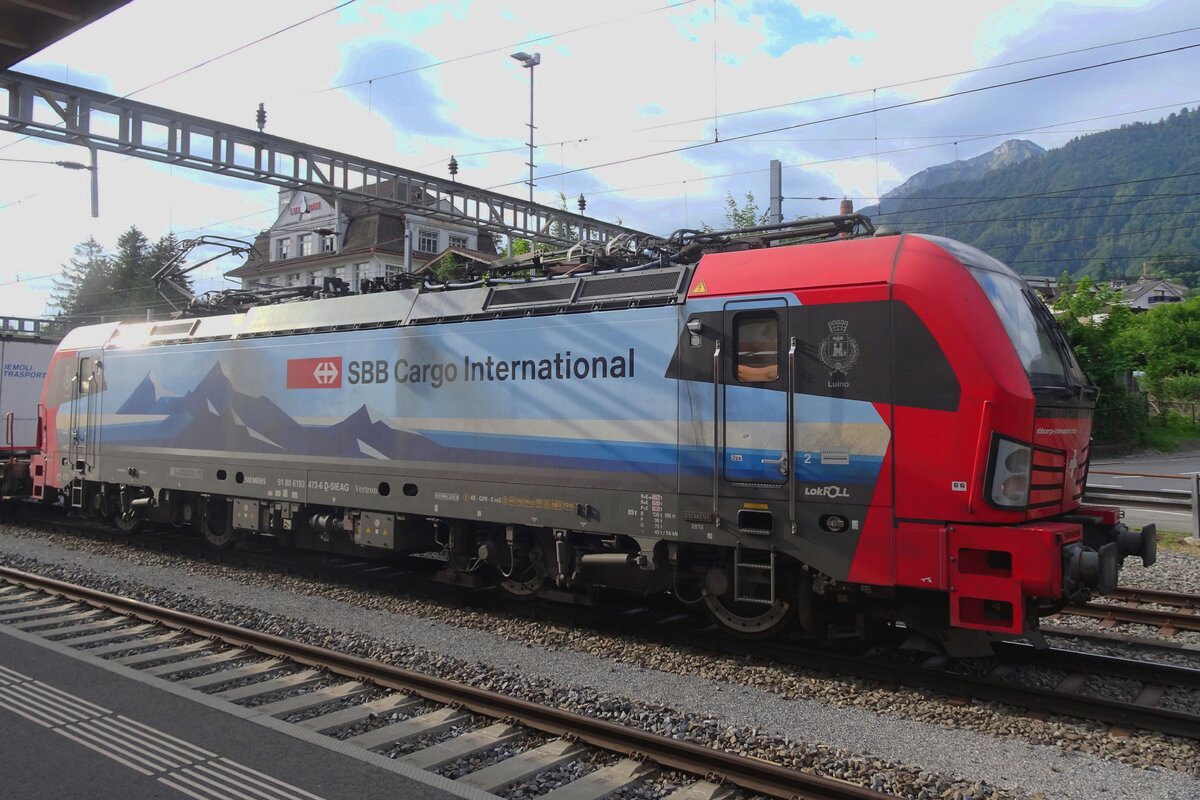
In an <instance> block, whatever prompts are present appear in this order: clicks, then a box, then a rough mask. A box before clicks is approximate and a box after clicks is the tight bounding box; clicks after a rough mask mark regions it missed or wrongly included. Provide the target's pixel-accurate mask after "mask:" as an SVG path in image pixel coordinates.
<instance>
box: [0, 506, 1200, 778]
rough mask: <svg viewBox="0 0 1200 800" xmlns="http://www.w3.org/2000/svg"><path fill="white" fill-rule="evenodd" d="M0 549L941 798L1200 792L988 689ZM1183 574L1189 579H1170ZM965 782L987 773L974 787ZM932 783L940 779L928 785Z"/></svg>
mask: <svg viewBox="0 0 1200 800" xmlns="http://www.w3.org/2000/svg"><path fill="white" fill-rule="evenodd" d="M0 553H3V555H0V562H3V563H7V564H10V565H11V566H14V567H17V568H24V569H31V570H33V571H37V572H41V573H43V574H48V575H51V576H56V575H55V572H56V570H55V569H53V568H50V567H49V565H55V564H56V565H59V570H61V572H60V573H59V574H58V575H57V577H63V578H64V579H67V580H76V581H78V582H81V583H86V584H87V585H92V586H95V587H96V588H100V589H104V590H108V591H115V592H118V593H129V594H133V595H135V596H138V597H139V598H140V599H145V600H147V601H150V602H159V603H163V604H166V605H172V606H174V607H181V606H182V607H183V610H192V611H195V612H197V613H208V612H209V611H210V610H212V609H214V608H216V609H219V610H220V612H221V614H222V615H223V616H222V618H223V619H226V621H233V622H235V624H245V625H250V626H253V627H258V628H261V629H264V630H269V631H270V632H272V633H279V634H280V635H286V636H291V637H296V638H302V639H304V640H305V641H312V642H313V643H315V644H322V645H324V646H330V647H335V648H337V649H341V650H350V651H352V652H360V653H361V652H366V653H369V654H370V655H372V656H374V657H382V658H384V659H386V660H390V661H393V662H394V663H397V664H400V665H401V666H406V667H410V668H415V669H421V670H423V671H427V672H432V673H435V674H445V675H447V677H452V678H458V679H466V680H468V681H469V682H471V683H473V684H476V685H480V686H485V687H487V688H493V689H498V690H501V691H507V692H509V693H511V694H517V695H520V696H527V697H530V698H531V699H536V700H540V701H542V702H554V703H557V704H559V705H563V706H566V707H571V708H575V709H576V710H587V711H589V712H590V713H594V714H596V715H597V716H603V717H608V718H612V719H614V720H616V721H620V722H624V723H626V724H635V725H640V726H642V727H648V728H650V729H654V730H659V731H660V732H664V733H667V734H668V735H677V736H687V737H688V738H695V739H698V740H700V741H706V742H710V743H711V742H715V743H719V744H720V745H721V746H725V747H727V748H728V749H732V750H744V751H746V752H753V753H755V754H759V755H765V756H768V757H772V758H773V760H778V761H779V762H780V763H787V764H794V765H796V766H806V767H808V768H812V769H816V770H817V771H820V772H822V774H831V775H838V774H839V773H841V774H843V775H845V776H850V777H853V778H855V779H857V780H859V781H860V782H864V783H866V784H867V785H873V784H876V785H878V786H879V788H888V789H891V790H895V791H903V792H904V793H906V794H911V796H929V797H937V796H940V795H941V794H942V793H943V792H944V791H946V790H949V791H950V794H949V795H947V796H948V797H954V792H956V791H957V792H961V793H962V795H963V796H971V795H972V794H975V795H976V796H984V795H987V794H990V793H992V791H993V788H996V789H998V790H999V791H998V792H997V794H996V796H1007V795H1014V796H1015V795H1026V796H1036V793H1038V792H1044V793H1045V795H1046V796H1047V797H1063V798H1085V797H1086V798H1092V797H1095V796H1097V795H1102V796H1105V797H1131V798H1132V797H1163V798H1194V797H1197V796H1200V794H1198V790H1197V783H1196V780H1197V777H1196V773H1195V770H1196V765H1197V764H1198V763H1200V749H1198V748H1197V746H1196V743H1195V742H1191V741H1185V740H1179V739H1171V738H1169V737H1162V736H1157V735H1152V734H1141V733H1139V734H1138V735H1136V736H1129V737H1122V736H1113V735H1110V734H1108V733H1107V731H1106V730H1105V729H1103V728H1102V727H1100V726H1091V725H1087V724H1075V723H1070V722H1064V721H1060V720H1054V719H1051V720H1037V719H1031V718H1029V717H1026V716H1023V715H1022V714H1020V713H1016V712H1013V711H1011V710H1006V709H1003V708H999V707H996V706H994V705H988V704H975V703H971V704H967V705H958V704H954V703H947V702H944V701H941V700H937V699H931V698H927V697H924V696H922V695H921V694H920V693H918V692H910V691H907V690H895V689H884V688H880V687H876V686H870V685H865V684H861V683H860V682H857V681H850V680H833V679H828V678H819V679H818V678H813V677H811V676H806V675H804V674H802V673H801V672H799V671H797V670H792V669H789V668H782V667H778V666H774V665H769V664H760V663H752V662H748V661H743V660H739V659H736V658H727V657H718V656H712V655H711V654H705V653H694V652H688V651H683V650H680V649H678V648H672V647H666V646H661V645H654V644H647V643H644V642H636V641H632V640H628V639H621V638H620V637H614V636H611V635H604V634H597V633H595V632H588V631H579V630H574V629H570V628H565V627H561V626H553V625H541V624H538V623H535V622H530V621H527V620H519V619H511V618H507V617H504V616H499V615H494V614H486V613H483V612H478V611H474V610H470V609H463V608H457V607H452V606H443V605H439V604H436V603H430V602H428V601H423V600H411V599H406V598H402V597H390V596H383V595H379V594H375V593H371V592H364V591H359V590H353V589H347V588H345V587H339V586H330V585H324V584H320V583H317V582H314V581H308V580H301V579H295V578H289V577H283V576H278V575H264V574H259V573H254V572H249V571H245V570H240V569H235V568H231V567H227V566H223V565H215V564H207V563H201V562H191V561H186V560H181V559H179V558H177V557H175V556H167V555H163V554H159V553H150V552H145V551H134V550H128V549H126V548H122V547H119V546H112V545H107V544H104V543H98V542H92V541H87V540H80V539H77V538H74V537H68V536H59V535H54V534H45V533H42V532H33V531H26V530H23V529H18V528H14V527H12V526H3V527H0ZM1164 556H1165V557H1164V559H1163V561H1164V566H1165V567H1166V568H1167V569H1175V570H1176V571H1178V572H1180V573H1181V574H1180V575H1178V576H1175V577H1174V578H1173V580H1174V583H1175V586H1176V587H1178V588H1179V590H1181V591H1196V588H1195V587H1196V586H1197V585H1200V580H1196V576H1197V575H1198V574H1200V570H1196V569H1195V568H1196V566H1197V565H1200V560H1197V559H1192V558H1190V557H1188V556H1181V555H1177V554H1164ZM31 558H32V559H37V560H38V562H40V563H39V564H34V563H31V562H30V561H28V559H31ZM1181 560H1182V561H1181ZM1176 562H1178V563H1176ZM1187 562H1190V563H1187ZM1168 565H1169V566H1168ZM1150 572H1151V570H1146V573H1150ZM1189 575H1190V577H1188V576H1189ZM1189 582H1190V583H1191V585H1192V588H1190V589H1188V588H1186V586H1180V583H1189ZM1131 583H1132V582H1131ZM135 584H136V585H135ZM214 598H216V599H219V601H220V604H219V606H218V605H217V604H215V603H213V601H212V600H213V599H214ZM300 620H303V621H302V622H301V621H300ZM985 731H986V732H985ZM803 743H809V744H803ZM815 743H820V744H815ZM917 765H919V766H917ZM1163 767H1166V768H1165V769H1164V768H1163ZM932 773H943V774H945V775H952V776H953V775H958V776H962V778H963V780H964V781H965V783H964V782H959V783H956V784H953V785H951V784H947V783H946V782H945V780H946V779H945V778H940V777H938V776H934V775H932ZM923 776H925V777H923ZM975 781H985V782H986V784H985V785H982V786H981V787H980V788H979V791H978V792H975V791H974V788H973V787H972V784H973V783H974V782H975ZM935 786H937V787H940V788H938V790H937V792H936V793H935V794H930V793H929V791H928V790H929V789H933V788H934V787H935ZM922 790H925V791H924V795H922Z"/></svg>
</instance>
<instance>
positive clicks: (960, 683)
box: [0, 521, 1200, 739]
mask: <svg viewBox="0 0 1200 800" xmlns="http://www.w3.org/2000/svg"><path fill="white" fill-rule="evenodd" d="M55 524H56V525H61V521H59V522H57V523H55ZM78 530H79V531H80V532H81V533H85V531H84V529H82V528H79V529H78ZM90 533H91V534H95V533H97V531H95V529H92V530H91V531H90ZM102 538H104V539H105V540H107V541H114V540H124V539H125V538H126V537H123V536H119V535H117V534H111V535H104V534H102ZM137 538H138V544H137V545H136V546H140V547H143V548H149V547H152V544H158V543H161V544H162V547H161V548H159V549H163V550H167V549H170V548H171V547H180V546H182V544H183V543H184V542H185V541H191V540H184V539H182V538H181V539H179V540H174V539H172V540H171V541H170V542H167V541H161V540H158V541H156V539H155V537H153V536H148V535H143V536H141V537H137ZM210 555H215V556H216V557H217V558H218V559H219V560H221V561H226V562H227V563H236V564H237V565H240V566H243V567H248V568H258V569H263V568H266V569H270V570H275V571H284V572H286V573H289V574H301V573H303V574H308V575H310V577H314V578H318V579H334V580H347V579H349V580H352V581H353V580H355V578H354V576H352V575H340V574H339V575H337V576H336V577H331V575H330V573H331V572H332V569H326V570H325V571H317V568H316V567H315V566H311V565H310V566H308V567H301V569H300V571H299V573H298V572H297V570H296V567H295V566H294V565H290V566H289V565H288V564H287V562H284V561H282V560H280V559H278V558H269V557H264V556H261V555H260V554H254V553H250V552H242V553H239V552H238V551H235V550H229V551H220V552H218V553H216V554H210ZM231 556H236V561H234V560H230V559H231ZM264 564H266V566H264ZM0 574H3V569H2V568H0ZM361 584H362V585H370V586H372V587H374V588H376V589H382V588H384V587H382V586H380V585H379V583H378V582H377V581H374V580H368V579H367V578H366V577H365V576H364V578H363V579H362V581H361ZM421 584H422V582H421V581H416V582H415V583H414V582H410V583H409V584H408V589H409V590H411V591H415V592H418V593H422V592H423V591H428V587H424V589H423V587H422V585H421ZM393 588H394V587H393ZM436 596H438V597H440V598H441V599H442V600H444V601H449V600H448V598H447V597H446V596H445V595H444V594H441V593H438V594H437V595H436ZM458 602H463V601H462V600H461V599H460V600H458ZM467 602H469V603H470V604H471V605H474V606H475V607H486V608H489V609H491V610H499V609H503V610H506V611H508V612H509V613H517V614H519V615H523V616H526V617H530V616H532V617H533V618H536V619H542V620H551V621H554V622H558V623H561V624H571V625H587V626H591V627H593V628H594V629H596V630H601V631H602V630H613V631H616V632H619V633H620V634H622V635H629V636H636V635H643V636H646V637H647V638H649V639H651V640H653V641H658V642H662V643H666V644H672V645H679V646H686V647H700V648H703V649H706V650H708V651H710V652H713V653H728V654H732V655H735V656H738V657H746V656H752V657H755V658H759V659H762V660H764V661H766V662H768V663H775V664H785V665H788V666H794V667H798V668H801V669H808V670H812V671H814V672H818V673H821V674H826V675H830V676H833V677H854V678H860V679H865V680H871V681H877V682H879V683H881V684H883V685H885V686H897V685H905V686H910V687H914V688H922V689H929V690H932V691H936V692H940V693H943V694H946V695H948V696H951V697H972V698H974V699H977V700H981V701H986V702H997V703H1003V704H1006V705H1011V706H1018V707H1022V708H1028V709H1030V710H1035V711H1039V712H1047V713H1053V714H1060V715H1063V716H1067V717H1073V718H1076V719H1089V720H1094V721H1098V722H1104V723H1108V724H1111V725H1117V726H1121V727H1125V728H1144V729H1147V730H1155V731H1160V732H1162V733H1167V734H1172V735H1176V736H1182V737H1185V738H1190V739H1200V716H1196V715H1191V714H1187V713H1183V712H1178V711H1170V710H1167V709H1161V708H1157V707H1150V706H1139V705H1136V704H1132V703H1122V702H1119V701H1112V700H1108V699H1105V698H1096V697H1089V696H1085V695H1078V694H1074V693H1068V692H1062V691H1055V690H1051V689H1037V688H1029V687H1023V686H1021V685H1019V684H1015V683H1011V682H1008V681H1003V680H998V679H995V678H986V677H973V676H969V675H962V674H957V673H951V672H947V671H945V670H942V669H936V668H930V667H922V666H916V665H911V664H905V663H900V662H896V661H894V660H883V659H878V658H865V657H861V656H856V655H850V654H846V653H839V652H835V651H832V650H829V649H825V648H813V647H811V646H806V644H803V643H795V642H788V641H780V640H771V641H767V642H753V641H743V640H738V641H732V640H730V639H728V638H727V637H722V636H719V635H717V634H713V633H711V632H707V631H702V630H697V629H696V628H695V626H694V625H688V626H685V627H684V628H682V629H678V628H673V627H671V626H664V625H662V624H659V623H658V622H649V621H644V620H642V621H639V620H638V619H637V618H635V617H629V616H626V615H616V616H614V615H613V614H611V613H608V614H599V613H590V612H589V611H588V610H587V609H584V608H580V607H578V606H561V607H560V606H558V605H555V604H525V603H521V604H517V605H511V604H505V603H503V602H499V601H497V600H495V599H494V598H492V599H489V597H488V596H474V595H473V599H472V600H470V601H467ZM1137 663H1138V664H1145V663H1146V662H1137ZM531 727H532V726H531Z"/></svg>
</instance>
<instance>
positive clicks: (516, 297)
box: [487, 280, 579, 308]
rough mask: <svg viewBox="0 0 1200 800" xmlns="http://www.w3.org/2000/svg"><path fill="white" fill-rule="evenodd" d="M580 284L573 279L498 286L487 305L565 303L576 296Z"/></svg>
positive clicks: (501, 306) (502, 306)
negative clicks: (576, 289)
mask: <svg viewBox="0 0 1200 800" xmlns="http://www.w3.org/2000/svg"><path fill="white" fill-rule="evenodd" d="M578 285H579V281H578V280H571V281H555V282H554V283H536V284H528V285H522V286H513V287H511V288H509V287H503V288H497V289H496V290H495V291H494V292H493V293H492V296H491V298H489V300H488V303H487V307H488V308H504V307H505V306H540V305H550V304H553V305H565V304H567V303H570V302H571V298H573V297H574V296H575V288H576V287H577V286H578Z"/></svg>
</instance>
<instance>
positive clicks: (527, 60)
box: [511, 50, 542, 203]
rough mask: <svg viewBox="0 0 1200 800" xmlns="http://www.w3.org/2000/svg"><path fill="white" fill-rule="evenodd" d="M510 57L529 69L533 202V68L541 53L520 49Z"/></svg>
mask: <svg viewBox="0 0 1200 800" xmlns="http://www.w3.org/2000/svg"><path fill="white" fill-rule="evenodd" d="M511 57H512V58H515V59H516V60H517V61H520V62H521V66H522V67H524V68H525V69H527V70H529V202H530V203H533V68H534V67H536V66H537V65H538V64H540V63H542V54H541V53H534V54H533V55H529V53H526V52H525V51H523V50H522V51H520V52H517V53H513V54H512V56H511Z"/></svg>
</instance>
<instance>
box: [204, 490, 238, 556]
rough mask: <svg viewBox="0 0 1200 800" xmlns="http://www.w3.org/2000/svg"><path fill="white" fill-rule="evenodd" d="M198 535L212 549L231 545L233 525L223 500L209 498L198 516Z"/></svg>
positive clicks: (225, 547)
mask: <svg viewBox="0 0 1200 800" xmlns="http://www.w3.org/2000/svg"><path fill="white" fill-rule="evenodd" d="M200 535H201V536H203V537H204V541H205V542H206V543H207V544H208V546H209V547H211V548H212V549H214V550H228V549H229V548H230V547H233V525H231V524H230V520H229V513H228V509H227V508H226V506H225V503H224V502H221V501H219V500H218V501H214V500H209V501H208V503H207V504H206V507H205V509H204V514H203V515H202V516H201V518H200Z"/></svg>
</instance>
